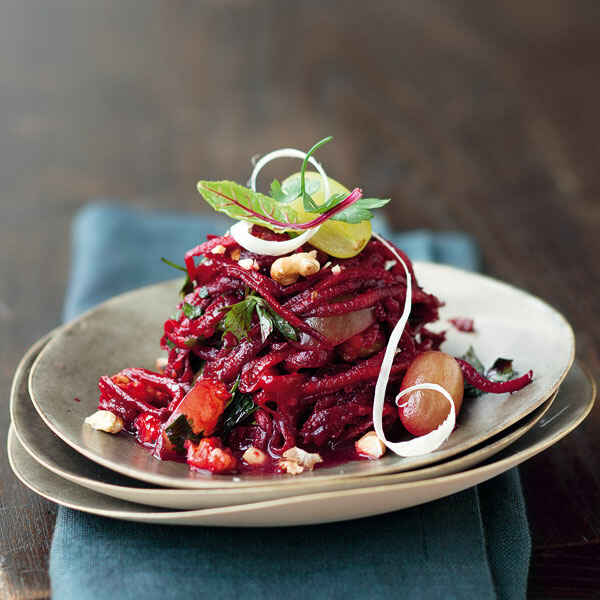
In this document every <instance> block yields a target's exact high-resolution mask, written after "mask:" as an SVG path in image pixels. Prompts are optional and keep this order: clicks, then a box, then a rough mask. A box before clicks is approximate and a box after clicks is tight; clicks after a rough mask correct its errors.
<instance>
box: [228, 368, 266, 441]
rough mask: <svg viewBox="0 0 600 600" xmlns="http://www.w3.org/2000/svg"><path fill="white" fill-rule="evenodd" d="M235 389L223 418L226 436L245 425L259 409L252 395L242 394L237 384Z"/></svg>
mask: <svg viewBox="0 0 600 600" xmlns="http://www.w3.org/2000/svg"><path fill="white" fill-rule="evenodd" d="M237 381H239V379H238V380H237ZM234 388H235V389H232V392H231V394H232V397H231V400H230V401H229V404H228V405H227V408H225V411H224V412H223V415H222V417H221V428H222V430H223V435H224V436H227V435H228V434H229V433H230V432H231V430H232V429H233V428H234V427H237V426H238V425H239V424H240V423H243V422H244V421H245V420H246V419H247V418H248V417H249V416H250V415H252V414H253V413H254V412H255V411H256V409H257V408H258V406H257V405H256V404H255V403H254V400H252V396H251V395H250V394H242V393H241V392H240V391H239V390H238V389H237V386H236V385H235V384H234Z"/></svg>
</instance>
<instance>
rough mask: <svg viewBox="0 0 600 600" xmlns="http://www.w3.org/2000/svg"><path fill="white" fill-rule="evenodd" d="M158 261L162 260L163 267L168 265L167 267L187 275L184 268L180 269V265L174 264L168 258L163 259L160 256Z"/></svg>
mask: <svg viewBox="0 0 600 600" xmlns="http://www.w3.org/2000/svg"><path fill="white" fill-rule="evenodd" d="M160 260H162V261H163V262H164V263H165V265H169V267H173V268H174V269H177V270H178V271H183V272H184V273H187V269H186V268H185V267H182V266H181V265H178V264H177V263H174V262H173V261H172V260H169V259H168V258H165V257H164V256H161V257H160Z"/></svg>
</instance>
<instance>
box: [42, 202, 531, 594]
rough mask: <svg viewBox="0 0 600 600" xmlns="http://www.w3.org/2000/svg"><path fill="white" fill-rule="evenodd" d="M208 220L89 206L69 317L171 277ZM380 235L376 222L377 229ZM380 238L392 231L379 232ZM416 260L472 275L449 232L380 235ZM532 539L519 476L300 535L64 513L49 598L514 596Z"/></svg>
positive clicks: (469, 250) (76, 235) (81, 220)
mask: <svg viewBox="0 0 600 600" xmlns="http://www.w3.org/2000/svg"><path fill="white" fill-rule="evenodd" d="M225 227H226V222H225V221H223V220H221V219H218V218H217V217H212V216H210V217H207V216H204V215H202V216H182V215H179V216H177V215H168V214H160V213H149V212H142V211H138V210H135V209H129V208H123V207H119V206H114V205H113V206H111V205H91V206H89V207H87V208H85V209H84V210H83V211H82V212H81V213H80V214H79V215H78V217H77V218H76V220H75V224H74V228H73V265H72V274H71V282H70V286H69V290H68V293H67V299H66V302H65V315H64V316H65V319H71V318H73V317H75V316H76V315H77V314H78V313H80V312H82V311H83V310H86V309H87V308H90V307H91V306H92V305H94V304H96V303H98V302H100V301H102V300H105V299H106V298H108V297H110V296H112V295H114V294H117V293H120V292H123V291H125V290H127V289H130V288H134V287H138V286H140V285H143V284H147V283H150V282H154V281H158V280H161V279H165V278H169V277H172V276H173V272H172V270H171V269H169V268H168V267H166V266H165V265H164V264H162V263H161V262H160V260H159V259H160V257H161V256H166V257H169V258H171V259H173V260H175V261H176V262H180V261H181V257H182V256H183V253H184V252H185V250H187V249H188V248H189V247H191V246H193V245H195V244H197V243H198V241H199V240H202V239H203V238H204V237H205V235H206V234H207V233H214V232H219V231H222V230H224V229H225ZM378 228H379V230H385V224H384V223H380V224H379V227H378ZM385 233H387V234H388V235H390V232H385ZM390 237H392V238H393V240H394V241H395V242H396V243H397V244H398V245H399V246H401V247H402V248H404V249H405V250H406V251H407V252H408V254H409V255H410V256H411V257H412V258H415V259H429V260H437V261H440V262H446V263H451V264H454V265H457V266H461V267H464V268H470V269H474V268H477V266H478V264H479V262H478V252H477V249H476V247H475V246H474V245H473V242H472V241H471V240H470V239H469V238H468V237H466V236H464V235H462V234H456V233H444V234H438V233H430V232H426V231H419V232H414V233H408V234H401V235H400V234H399V235H390ZM530 549H531V541H530V537H529V531H528V526H527V519H526V516H525V506H524V502H523V495H522V491H521V485H520V482H519V477H518V473H517V471H516V470H513V471H510V472H508V473H505V474H504V475H501V476H499V477H496V478H495V479H493V480H492V481H490V482H487V483H485V484H482V485H480V486H478V487H477V488H473V489H469V490H466V491H464V492H461V493H459V494H455V495H453V496H450V497H448V498H445V499H442V500H438V501H436V502H431V503H429V504H426V505H423V506H419V507H415V508H412V509H408V510H404V511H398V512H395V513H391V514H387V515H381V516H378V517H371V518H366V519H360V520H357V521H351V522H344V523H333V524H329V525H318V526H309V527H289V528H264V529H235V528H210V527H171V526H158V525H144V524H137V523H126V522H121V521H115V520H112V519H107V518H102V517H95V516H92V515H88V514H84V513H81V512H77V511H73V510H70V509H68V508H64V507H61V508H60V509H59V512H58V518H57V522H56V528H55V531H54V538H53V540H52V550H51V556H50V578H51V583H52V597H53V598H54V600H66V599H74V600H75V599H77V600H88V599H89V600H92V599H93V600H102V599H104V598H106V599H110V600H113V599H114V598H120V599H125V600H128V599H130V598H132V599H133V598H144V599H148V600H152V599H154V598H156V599H160V600H165V599H166V598H186V599H188V598H205V597H206V598H211V599H235V600H238V599H239V598H256V599H271V598H274V599H275V598H277V599H280V598H284V599H285V600H295V599H299V600H300V599H302V600H305V599H306V598H311V599H321V598H327V599H330V598H340V599H342V598H343V599H344V600H354V599H358V598H385V599H390V598H398V597H406V598H419V599H427V600H429V599H437V598H439V599H444V600H448V599H452V598H456V599H462V598H477V599H478V600H479V599H481V600H483V599H487V598H490V599H491V598H500V599H504V598H506V599H508V598H510V599H513V598H524V597H525V592H526V583H527V572H528V566H529V555H530Z"/></svg>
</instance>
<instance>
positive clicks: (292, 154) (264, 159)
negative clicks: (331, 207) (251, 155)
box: [250, 148, 330, 200]
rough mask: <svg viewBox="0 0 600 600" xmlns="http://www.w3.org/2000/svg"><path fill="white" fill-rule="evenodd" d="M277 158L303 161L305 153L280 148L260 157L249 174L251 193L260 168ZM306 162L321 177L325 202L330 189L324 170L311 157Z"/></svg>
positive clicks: (254, 188)
mask: <svg viewBox="0 0 600 600" xmlns="http://www.w3.org/2000/svg"><path fill="white" fill-rule="evenodd" d="M277 158H301V159H302V160H304V159H305V158H306V152H302V150H296V148H280V149H279V150H273V151H272V152H269V153H268V154H265V155H264V156H261V158H260V159H259V160H258V161H257V162H256V164H255V165H254V168H253V169H252V173H251V174H250V188H251V189H252V191H253V192H255V191H256V177H257V176H258V174H259V173H260V171H261V170H262V168H263V167H264V166H265V165H266V164H268V163H270V162H271V161H272V160H275V159H277ZM308 162H309V163H310V164H311V165H313V167H315V169H317V171H318V172H319V175H320V176H321V181H322V182H323V195H324V198H325V200H327V199H328V198H329V192H330V189H329V180H328V179H327V175H326V173H325V170H324V169H323V167H322V166H321V164H320V163H318V162H317V161H316V160H315V158H314V157H312V156H309V157H308Z"/></svg>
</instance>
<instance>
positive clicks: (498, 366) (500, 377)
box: [486, 358, 517, 381]
mask: <svg viewBox="0 0 600 600" xmlns="http://www.w3.org/2000/svg"><path fill="white" fill-rule="evenodd" d="M512 364H513V361H512V360H511V359H510V358H497V359H496V360H495V361H494V364H493V365H492V366H491V367H490V369H489V370H488V372H487V373H486V377H487V378H488V379H492V380H493V381H509V380H511V379H513V378H514V377H516V376H517V373H516V371H515V370H514V369H513V366H512Z"/></svg>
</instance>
